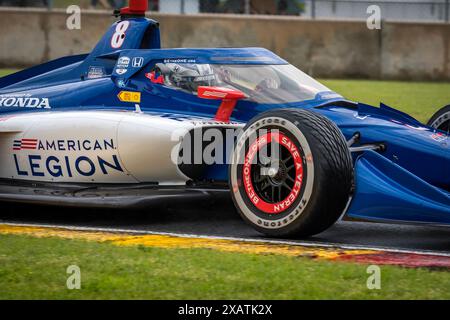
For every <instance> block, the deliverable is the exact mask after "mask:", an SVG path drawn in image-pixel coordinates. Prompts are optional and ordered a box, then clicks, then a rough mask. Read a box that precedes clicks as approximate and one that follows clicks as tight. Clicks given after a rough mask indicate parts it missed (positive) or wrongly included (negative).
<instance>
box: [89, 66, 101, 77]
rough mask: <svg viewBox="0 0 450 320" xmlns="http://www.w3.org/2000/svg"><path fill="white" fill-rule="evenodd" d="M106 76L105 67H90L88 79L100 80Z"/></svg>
mask: <svg viewBox="0 0 450 320" xmlns="http://www.w3.org/2000/svg"><path fill="white" fill-rule="evenodd" d="M105 75H106V72H105V68H103V67H89V71H88V75H87V78H88V79H98V78H102V77H104V76H105Z"/></svg>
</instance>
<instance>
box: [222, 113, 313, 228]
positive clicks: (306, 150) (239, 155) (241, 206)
mask: <svg viewBox="0 0 450 320" xmlns="http://www.w3.org/2000/svg"><path fill="white" fill-rule="evenodd" d="M268 127H271V128H273V127H275V128H278V129H279V130H280V131H282V132H286V133H289V134H290V135H291V136H292V137H293V138H294V143H295V144H296V146H297V147H298V148H299V149H301V150H302V153H303V155H304V158H305V161H304V162H303V165H304V166H306V168H305V169H306V170H305V172H306V176H305V177H304V183H305V184H304V185H303V186H302V191H301V194H300V196H299V197H298V198H297V199H296V200H295V201H294V203H293V205H292V206H291V207H289V209H287V210H286V211H285V212H283V213H282V214H279V215H268V214H267V215H266V218H264V215H262V214H261V212H258V210H257V208H255V207H254V206H252V205H251V203H249V199H248V197H247V195H246V192H245V189H244V187H243V183H242V178H241V176H240V173H241V170H240V166H242V163H243V161H244V157H245V156H246V153H247V152H246V150H245V149H246V144H247V141H248V139H249V138H250V137H251V136H252V135H256V132H257V131H258V130H260V129H265V128H268ZM314 170H315V168H314V157H313V151H312V150H311V146H310V144H309V142H308V139H307V137H306V136H305V134H303V132H302V131H301V130H300V129H299V128H298V126H297V125H296V124H295V123H294V122H292V121H291V120H289V119H287V118H286V117H280V116H268V117H263V118H260V119H256V120H255V121H254V122H252V123H251V124H250V125H249V126H248V127H247V128H246V129H245V130H244V133H243V134H242V136H241V137H240V138H239V140H238V142H237V144H236V150H235V158H234V159H233V162H232V164H231V165H230V185H231V192H232V198H233V201H234V203H235V205H236V207H237V209H238V211H239V213H240V214H241V216H242V217H243V218H244V219H245V220H246V221H247V222H249V223H250V224H251V225H253V226H254V227H255V228H256V229H258V230H259V231H260V232H262V233H265V234H268V235H276V236H279V235H283V234H284V233H286V234H288V233H290V229H295V228H296V227H295V226H294V225H295V224H296V222H298V220H299V218H300V217H301V216H302V214H303V213H304V212H305V210H306V209H307V207H308V204H309V202H310V200H311V197H312V196H313V190H314V181H315V171H314Z"/></svg>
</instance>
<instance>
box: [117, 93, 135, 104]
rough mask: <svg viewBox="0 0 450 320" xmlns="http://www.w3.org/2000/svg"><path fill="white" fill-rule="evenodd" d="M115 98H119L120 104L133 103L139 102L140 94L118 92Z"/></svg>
mask: <svg viewBox="0 0 450 320" xmlns="http://www.w3.org/2000/svg"><path fill="white" fill-rule="evenodd" d="M117 97H119V100H120V101H122V102H133V103H140V102H141V93H140V92H133V91H120V92H119V94H118V95H117Z"/></svg>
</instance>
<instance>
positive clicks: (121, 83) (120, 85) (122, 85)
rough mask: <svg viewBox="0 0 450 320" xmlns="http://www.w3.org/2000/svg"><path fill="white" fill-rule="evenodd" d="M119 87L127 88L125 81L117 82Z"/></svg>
mask: <svg viewBox="0 0 450 320" xmlns="http://www.w3.org/2000/svg"><path fill="white" fill-rule="evenodd" d="M117 86H118V87H119V88H125V86H126V83H125V80H124V79H119V80H117Z"/></svg>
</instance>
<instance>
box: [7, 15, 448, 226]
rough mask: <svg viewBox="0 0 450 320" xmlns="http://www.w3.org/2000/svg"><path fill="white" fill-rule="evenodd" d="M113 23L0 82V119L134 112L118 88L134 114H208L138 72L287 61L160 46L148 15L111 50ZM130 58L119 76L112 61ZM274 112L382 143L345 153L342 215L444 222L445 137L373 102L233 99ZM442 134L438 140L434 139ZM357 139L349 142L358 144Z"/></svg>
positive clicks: (223, 176) (223, 174) (223, 172)
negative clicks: (62, 54) (26, 101)
mask: <svg viewBox="0 0 450 320" xmlns="http://www.w3.org/2000/svg"><path fill="white" fill-rule="evenodd" d="M119 23H120V22H118V23H116V24H114V25H113V26H112V27H111V28H110V29H109V30H108V32H107V33H106V34H105V36H104V37H103V38H102V40H101V41H100V42H99V44H98V45H97V46H96V47H95V48H94V49H93V51H92V52H91V53H90V54H88V55H78V56H73V57H66V58H61V59H58V60H54V61H51V62H48V63H46V64H43V65H40V66H36V67H33V68H30V69H27V70H24V71H21V72H18V73H16V74H13V75H10V76H7V77H4V78H2V79H0V102H1V103H0V115H6V114H16V113H33V112H51V111H55V110H57V111H64V110H70V111H73V110H116V111H122V110H134V108H135V106H134V104H130V103H127V102H122V101H120V100H119V99H118V94H119V93H120V92H121V91H124V90H129V91H139V92H141V105H140V107H141V110H142V111H143V112H147V113H150V112H151V113H155V112H157V113H160V114H161V115H164V116H168V117H172V118H174V119H175V118H182V117H186V116H195V117H203V118H207V119H212V118H213V117H214V115H215V113H216V111H217V109H218V107H219V105H220V103H221V102H220V101H216V100H205V99H200V98H198V97H197V96H196V95H194V94H190V93H187V92H185V91H181V90H175V89H172V88H169V87H166V86H163V85H159V84H155V83H152V82H151V81H149V79H148V78H147V77H146V74H147V73H148V72H150V70H152V68H153V67H154V66H155V64H157V63H161V62H170V61H176V62H178V63H197V64H235V65H286V64H288V63H287V62H286V61H285V60H283V59H281V58H279V57H278V56H276V55H275V54H274V53H272V52H270V51H268V50H266V49H262V48H222V49H161V48H160V34H159V29H158V25H157V23H156V22H155V21H153V20H149V19H145V18H133V19H129V20H128V23H129V25H128V28H127V32H126V37H125V38H124V42H123V45H122V46H121V47H120V49H117V48H116V49H115V48H112V46H111V38H112V36H113V35H114V34H115V32H116V30H117V27H118V24H119ZM123 59H127V61H129V62H130V63H129V66H128V67H127V70H126V72H125V73H123V71H120V69H121V68H120V66H119V64H120V63H121V62H120V61H123ZM24 93H26V94H27V95H28V96H32V97H35V98H41V99H43V98H45V99H48V100H49V104H50V106H49V108H45V107H33V108H26V107H23V106H22V107H20V106H5V104H3V101H2V99H6V98H5V97H7V95H11V94H24ZM276 108H304V109H310V110H312V111H314V112H317V113H320V114H322V115H324V116H326V117H327V118H329V119H331V120H332V121H333V122H334V123H336V125H337V126H338V127H339V128H340V129H341V131H342V133H343V135H344V136H345V137H346V138H347V139H350V138H351V137H352V136H353V135H354V134H355V133H359V134H360V135H361V139H360V141H359V142H358V144H359V145H363V144H370V143H380V142H382V143H384V144H385V145H386V147H387V148H386V150H384V151H383V152H380V153H376V152H373V151H365V152H362V153H357V154H354V166H355V172H356V177H355V181H356V191H355V194H354V196H353V200H352V202H351V204H350V207H349V209H348V214H349V215H350V216H354V217H359V218H365V219H374V220H396V221H408V222H423V223H436V224H450V195H449V192H450V137H448V136H447V133H444V132H441V133H440V136H439V139H436V130H435V129H432V128H430V127H427V126H425V125H423V124H421V123H420V122H419V121H417V120H415V119H414V118H412V117H411V116H409V115H407V114H405V113H402V112H400V111H398V110H395V109H393V108H391V107H388V106H386V105H384V104H381V105H380V107H374V106H370V105H365V104H356V103H352V102H350V101H347V100H346V99H345V98H343V97H342V96H340V95H339V94H337V93H334V92H330V91H325V92H320V93H319V94H317V95H316V97H314V98H313V99H309V100H305V101H301V102H293V103H283V104H262V103H256V102H253V101H250V100H241V101H239V102H238V104H237V105H236V108H235V110H234V112H233V115H232V120H233V121H235V122H242V123H246V122H247V121H249V120H250V119H252V118H253V117H254V116H256V115H258V114H260V113H261V112H264V111H267V110H272V109H276ZM443 135H444V136H443ZM358 144H357V145H356V146H358ZM227 171H228V168H227V166H226V165H222V166H215V167H211V170H209V173H208V176H207V177H205V178H208V179H213V180H220V181H227V176H228V174H227Z"/></svg>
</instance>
